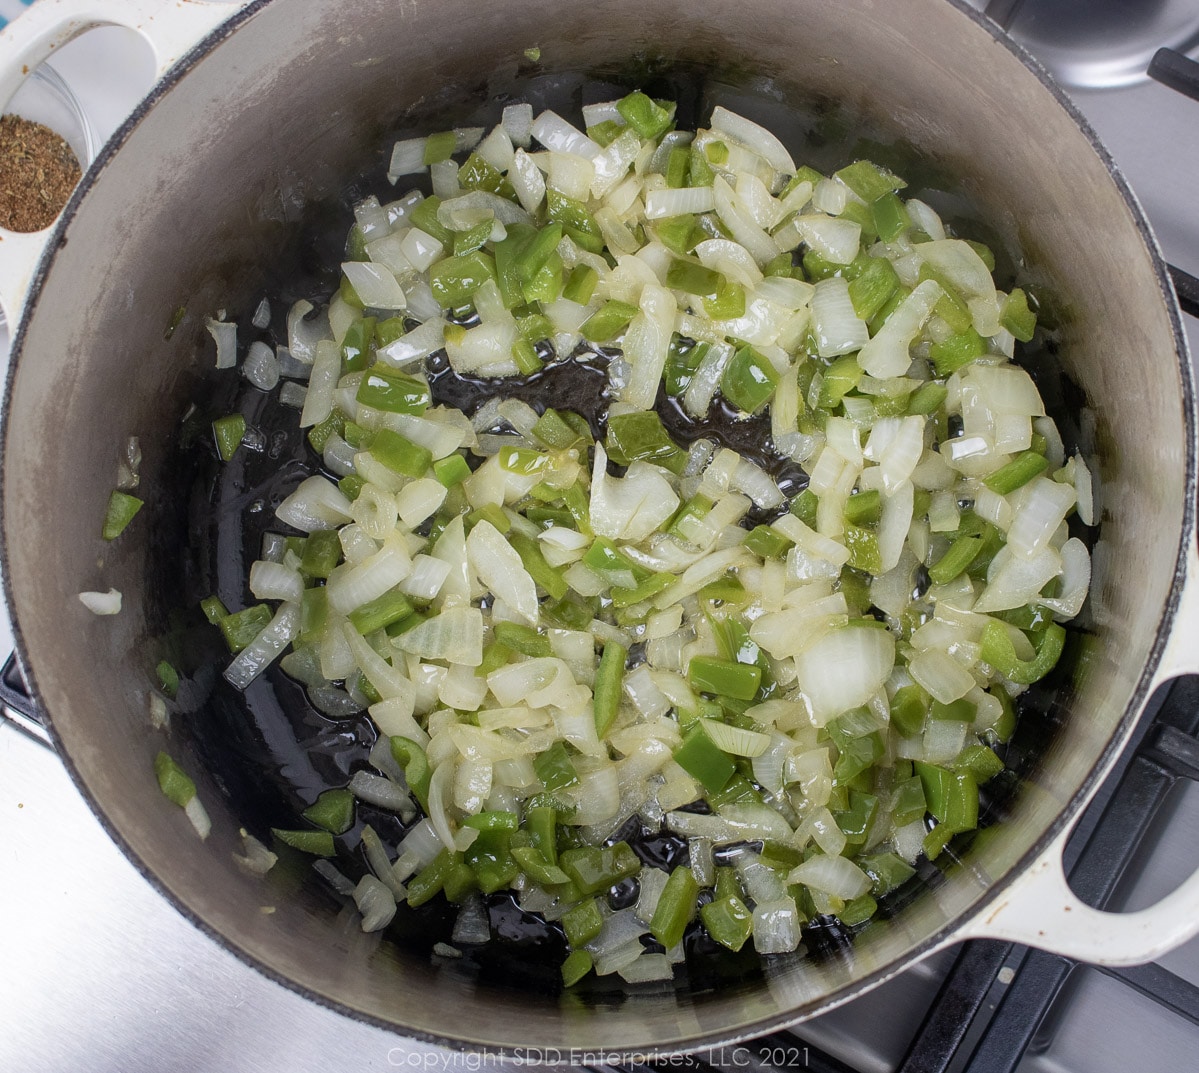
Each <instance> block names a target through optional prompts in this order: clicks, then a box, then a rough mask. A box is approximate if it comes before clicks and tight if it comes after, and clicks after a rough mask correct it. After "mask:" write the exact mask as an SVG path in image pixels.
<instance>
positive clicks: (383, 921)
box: [354, 876, 396, 932]
mask: <svg viewBox="0 0 1199 1073" xmlns="http://www.w3.org/2000/svg"><path fill="white" fill-rule="evenodd" d="M354 904H355V905H357V906H358V911H359V912H360V913H361V914H362V930H363V931H366V932H371V931H381V930H382V929H383V928H385V927H387V925H388V924H390V923H391V922H392V920H393V919H394V918H395V915H396V900H395V895H394V894H392V893H391V891H390V890H389V889H388V887H387V884H385V883H384V882H383V881H382V880H379V879H376V878H375V877H374V876H363V877H362V878H361V879H360V880H359V881H358V886H356V887H355V888H354Z"/></svg>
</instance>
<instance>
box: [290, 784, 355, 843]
mask: <svg viewBox="0 0 1199 1073" xmlns="http://www.w3.org/2000/svg"><path fill="white" fill-rule="evenodd" d="M300 815H301V816H303V817H304V819H306V820H307V821H308V822H309V823H314V824H316V825H317V827H323V828H324V829H325V830H326V831H329V832H330V833H332V834H335V835H340V834H342V833H344V832H345V831H348V830H349V829H350V827H351V825H352V824H353V823H354V795H353V794H352V793H350V791H349V790H325V791H324V792H323V793H322V794H321V795H320V796H319V797H318V798H317V799H316V801H315V802H313V803H312V804H311V805H309V806H308V807H307V808H306V809H305V810H304V811H303V812H301V813H300Z"/></svg>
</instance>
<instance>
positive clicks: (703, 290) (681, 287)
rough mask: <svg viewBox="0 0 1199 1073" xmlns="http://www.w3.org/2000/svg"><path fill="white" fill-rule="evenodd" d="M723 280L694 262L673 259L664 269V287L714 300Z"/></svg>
mask: <svg viewBox="0 0 1199 1073" xmlns="http://www.w3.org/2000/svg"><path fill="white" fill-rule="evenodd" d="M725 282H726V280H725V278H724V277H723V276H722V275H721V274H720V273H719V272H716V271H714V270H713V269H711V268H705V267H704V266H703V265H701V264H697V263H696V262H694V261H681V260H679V259H678V258H675V259H674V260H673V261H671V262H670V266H669V267H668V268H667V269H666V286H667V287H670V288H672V289H674V290H677V291H686V292H687V293H688V294H698V295H707V296H709V297H711V298H715V297H716V294H717V293H718V291H719V290H720V287H721V285H722V284H724V283H725Z"/></svg>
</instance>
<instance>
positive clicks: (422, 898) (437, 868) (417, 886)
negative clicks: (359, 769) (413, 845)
mask: <svg viewBox="0 0 1199 1073" xmlns="http://www.w3.org/2000/svg"><path fill="white" fill-rule="evenodd" d="M392 741H395V739H394V738H393V739H392ZM454 863H455V862H454V858H453V856H452V855H451V854H450V851H449V850H447V849H443V850H442V851H441V852H440V853H438V854H437V856H436V857H434V858H433V860H431V861H430V862H429V863H428V864H427V865H425V867H424V868H422V869H421V870H420V871H419V872H417V873H416V875H414V876H413V877H412V879H411V880H409V882H408V904H409V905H410V906H411V907H412V908H414V909H415V908H416V907H417V906H418V905H424V904H425V902H427V901H428V900H429V899H430V898H432V897H433V896H434V895H435V894H436V893H437V892H438V891H440V890H441V889H442V887H444V886H445V881H446V878H447V877H448V876H449V874H450V872H451V870H452V869H453V867H454Z"/></svg>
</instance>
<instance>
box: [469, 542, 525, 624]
mask: <svg viewBox="0 0 1199 1073" xmlns="http://www.w3.org/2000/svg"><path fill="white" fill-rule="evenodd" d="M466 551H467V554H468V555H469V557H470V562H471V566H472V567H473V569H474V571H475V574H476V575H477V576H478V578H479V580H480V581H481V582H482V583H483V585H484V586H485V587H486V588H487V590H488V591H489V592H492V593H494V594H495V595H496V596H498V597H499V598H500V599H501V600H503V601H504V603H505V604H507V605H508V606H509V607H511V608H512V610H513V611H515V612H516V613H517V614H518V615H520V617H521V618H523V619H524V620H525V621H526V622H528V623H530V624H531V625H536V623H537V618H538V609H537V585H536V583H535V582H534V581H533V579H532V577H530V576H529V572H528V571H527V570H526V569H525V567H524V564H523V563H522V562H521V560H520V556H519V555H518V554H517V553H516V551H515V549H514V548H513V547H512V546H511V545H510V544H509V543H508V542H507V541H506V540H505V539H504V537H503V535H502V534H501V533H500V531H499V530H498V529H496V527H495V526H494V525H492V524H491V523H490V522H488V521H481V522H479V524H478V525H476V526H475V527H474V528H473V529H472V530H471V531H470V535H469V536H468V537H467V538H466Z"/></svg>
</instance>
